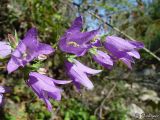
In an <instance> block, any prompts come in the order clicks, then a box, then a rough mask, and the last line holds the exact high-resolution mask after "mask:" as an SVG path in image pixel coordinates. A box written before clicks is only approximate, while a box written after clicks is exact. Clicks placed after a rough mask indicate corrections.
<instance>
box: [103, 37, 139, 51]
mask: <svg viewBox="0 0 160 120" xmlns="http://www.w3.org/2000/svg"><path fill="white" fill-rule="evenodd" d="M109 46H112V47H114V48H115V49H116V50H118V51H126V52H129V51H131V50H134V49H135V48H136V46H135V45H133V44H130V43H129V42H128V41H127V40H124V39H122V38H120V37H115V36H107V37H106V42H105V47H106V48H108V47H109Z"/></svg>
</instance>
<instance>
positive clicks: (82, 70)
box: [65, 59, 102, 90]
mask: <svg viewBox="0 0 160 120" xmlns="http://www.w3.org/2000/svg"><path fill="white" fill-rule="evenodd" d="M65 65H66V71H67V74H68V76H69V77H70V78H71V80H72V82H73V83H74V84H75V86H76V87H77V89H78V90H80V85H83V86H85V87H86V88H87V89H93V84H92V82H91V81H90V80H89V78H88V77H87V74H91V75H95V74H98V73H100V72H101V71H102V70H95V69H92V68H89V67H87V66H85V65H83V64H82V63H80V62H79V61H77V60H75V59H73V62H72V63H71V62H66V63H65Z"/></svg>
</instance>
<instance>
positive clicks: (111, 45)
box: [104, 36, 144, 69]
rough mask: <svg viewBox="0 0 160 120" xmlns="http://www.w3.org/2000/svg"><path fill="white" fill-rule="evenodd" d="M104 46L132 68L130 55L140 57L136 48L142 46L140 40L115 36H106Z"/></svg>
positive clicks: (132, 61)
mask: <svg viewBox="0 0 160 120" xmlns="http://www.w3.org/2000/svg"><path fill="white" fill-rule="evenodd" d="M104 46H105V48H106V49H107V50H108V51H109V52H110V53H111V54H112V55H113V56H114V57H115V58H116V59H118V60H121V61H122V62H124V63H125V64H126V65H127V66H128V67H129V68H130V69H132V66H131V63H134V60H133V58H132V57H134V58H137V59H140V54H139V53H138V51H137V50H138V49H141V48H143V47H144V45H143V43H141V42H137V41H129V40H124V39H122V38H120V37H115V36H107V38H106V41H105V42H104Z"/></svg>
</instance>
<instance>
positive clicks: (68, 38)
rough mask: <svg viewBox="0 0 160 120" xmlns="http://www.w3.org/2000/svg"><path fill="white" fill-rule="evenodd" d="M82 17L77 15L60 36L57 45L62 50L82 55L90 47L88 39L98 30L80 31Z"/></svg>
mask: <svg viewBox="0 0 160 120" xmlns="http://www.w3.org/2000/svg"><path fill="white" fill-rule="evenodd" d="M82 25H83V22H82V17H81V16H80V17H77V18H76V19H75V20H74V22H73V23H72V25H71V27H70V28H69V29H68V30H67V31H66V32H65V34H64V35H63V36H62V37H61V39H60V42H59V47H60V49H61V50H62V51H63V52H67V53H71V54H75V55H77V56H83V55H84V54H85V53H86V52H87V51H88V49H89V48H90V41H91V40H92V39H93V38H94V37H95V36H96V34H97V33H98V30H99V29H97V30H92V31H90V32H81V28H82Z"/></svg>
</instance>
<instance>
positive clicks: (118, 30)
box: [88, 12, 160, 62]
mask: <svg viewBox="0 0 160 120" xmlns="http://www.w3.org/2000/svg"><path fill="white" fill-rule="evenodd" d="M88 13H89V14H90V15H92V16H94V17H96V18H97V19H99V20H100V21H101V22H103V23H105V24H106V25H108V26H109V27H111V28H112V29H114V30H115V31H117V32H119V33H120V34H122V35H124V36H125V37H127V38H128V39H130V40H132V41H135V40H134V39H133V38H132V37H131V36H129V35H127V34H126V33H124V32H122V31H121V30H120V29H118V28H116V27H114V26H113V25H111V24H109V23H108V22H105V21H104V20H103V19H102V18H101V17H100V16H98V15H96V14H94V13H92V12H88ZM143 50H144V51H146V52H147V53H149V54H150V55H151V56H153V57H154V58H155V59H157V60H158V61H159V62H160V58H159V57H158V56H157V55H155V54H154V53H153V52H152V51H150V50H149V49H147V48H146V47H144V48H143Z"/></svg>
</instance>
